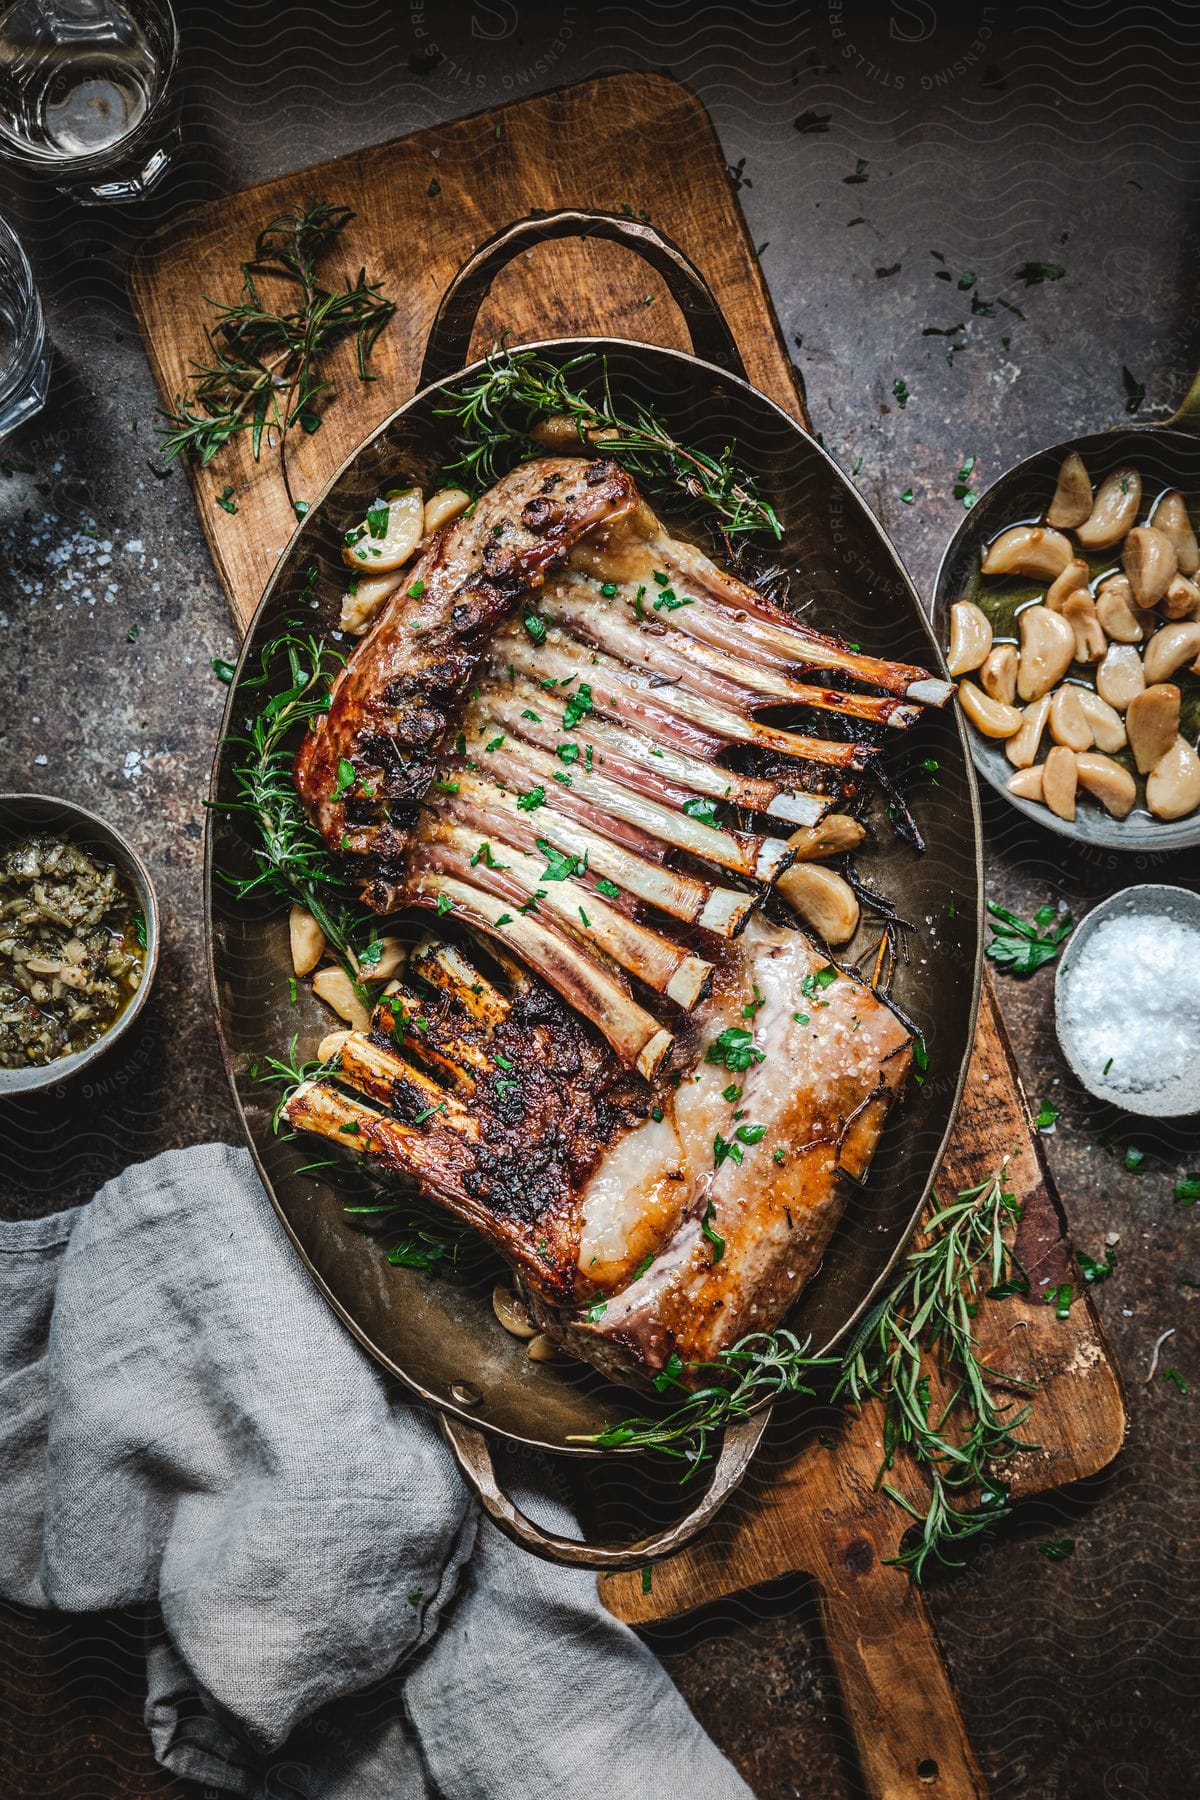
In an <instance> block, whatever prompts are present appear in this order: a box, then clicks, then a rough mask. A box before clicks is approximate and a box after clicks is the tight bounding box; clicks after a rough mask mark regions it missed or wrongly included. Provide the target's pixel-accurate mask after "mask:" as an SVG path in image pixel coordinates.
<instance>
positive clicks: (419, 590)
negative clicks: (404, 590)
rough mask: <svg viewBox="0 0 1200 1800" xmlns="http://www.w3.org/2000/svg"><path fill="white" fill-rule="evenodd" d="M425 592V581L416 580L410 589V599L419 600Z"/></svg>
mask: <svg viewBox="0 0 1200 1800" xmlns="http://www.w3.org/2000/svg"><path fill="white" fill-rule="evenodd" d="M424 592H425V583H424V582H423V581H414V582H413V584H412V586H411V587H410V588H409V590H408V597H409V599H410V600H419V599H420V598H421V596H422V594H423V593H424Z"/></svg>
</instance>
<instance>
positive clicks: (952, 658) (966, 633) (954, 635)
mask: <svg viewBox="0 0 1200 1800" xmlns="http://www.w3.org/2000/svg"><path fill="white" fill-rule="evenodd" d="M991 647H992V627H991V624H990V622H989V620H988V617H987V614H986V613H985V612H982V611H981V610H980V608H979V607H978V606H976V605H975V604H974V602H973V601H971V600H956V601H955V603H954V605H953V606H952V607H951V608H950V650H949V653H948V655H947V657H946V667H947V668H948V669H949V671H950V673H951V675H967V674H969V673H970V671H971V670H972V669H977V668H978V667H979V665H980V663H981V662H982V661H983V659H984V657H985V656H986V655H987V653H988V651H989V650H990V649H991Z"/></svg>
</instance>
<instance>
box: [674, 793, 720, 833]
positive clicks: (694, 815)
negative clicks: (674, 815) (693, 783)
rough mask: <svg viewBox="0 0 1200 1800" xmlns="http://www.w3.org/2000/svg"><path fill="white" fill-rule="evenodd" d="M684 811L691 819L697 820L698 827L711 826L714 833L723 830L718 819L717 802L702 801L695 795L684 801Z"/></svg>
mask: <svg viewBox="0 0 1200 1800" xmlns="http://www.w3.org/2000/svg"><path fill="white" fill-rule="evenodd" d="M683 811H684V812H685V813H686V814H687V816H688V818H689V819H695V821H696V823H697V824H698V825H709V826H711V827H712V829H713V830H714V831H720V830H721V829H722V827H721V821H720V820H719V819H718V818H717V803H716V801H715V800H702V799H701V798H700V796H699V795H698V794H694V795H693V796H692V798H691V799H690V800H685V801H684V803H683Z"/></svg>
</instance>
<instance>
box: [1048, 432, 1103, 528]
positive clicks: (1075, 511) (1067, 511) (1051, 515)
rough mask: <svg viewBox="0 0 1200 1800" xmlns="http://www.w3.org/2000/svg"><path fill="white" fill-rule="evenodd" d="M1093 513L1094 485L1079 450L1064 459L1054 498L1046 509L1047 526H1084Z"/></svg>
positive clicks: (1073, 451)
mask: <svg viewBox="0 0 1200 1800" xmlns="http://www.w3.org/2000/svg"><path fill="white" fill-rule="evenodd" d="M1091 511H1092V483H1091V479H1090V477H1089V476H1088V472H1087V469H1086V467H1085V465H1084V461H1083V458H1082V456H1080V454H1079V452H1078V450H1072V451H1071V454H1070V455H1069V456H1067V457H1065V458H1064V460H1063V464H1062V467H1061V468H1060V469H1059V471H1058V484H1057V486H1056V487H1055V489H1054V498H1053V500H1052V501H1051V502H1050V505H1049V506H1048V507H1047V509H1046V523H1047V525H1061V526H1065V527H1067V528H1070V527H1071V526H1073V525H1082V524H1083V521H1084V520H1085V519H1086V518H1089V517H1090V515H1091Z"/></svg>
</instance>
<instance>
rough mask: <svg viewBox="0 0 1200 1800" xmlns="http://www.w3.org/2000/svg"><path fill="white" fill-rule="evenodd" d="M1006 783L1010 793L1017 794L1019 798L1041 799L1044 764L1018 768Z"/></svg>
mask: <svg viewBox="0 0 1200 1800" xmlns="http://www.w3.org/2000/svg"><path fill="white" fill-rule="evenodd" d="M1004 785H1005V787H1006V788H1007V789H1008V791H1009V793H1010V794H1015V795H1016V796H1017V798H1018V800H1041V799H1042V765H1041V764H1040V763H1038V765H1037V767H1036V768H1033V769H1018V770H1017V772H1016V774H1015V775H1010V776H1009V778H1008V780H1007V781H1006V782H1005V784H1004ZM1044 804H1045V802H1044V801H1043V805H1044Z"/></svg>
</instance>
